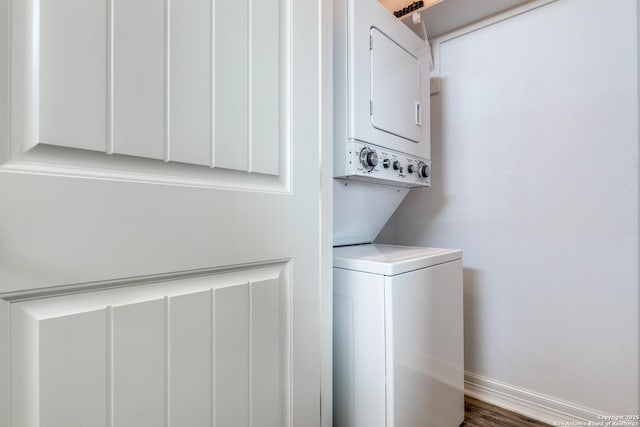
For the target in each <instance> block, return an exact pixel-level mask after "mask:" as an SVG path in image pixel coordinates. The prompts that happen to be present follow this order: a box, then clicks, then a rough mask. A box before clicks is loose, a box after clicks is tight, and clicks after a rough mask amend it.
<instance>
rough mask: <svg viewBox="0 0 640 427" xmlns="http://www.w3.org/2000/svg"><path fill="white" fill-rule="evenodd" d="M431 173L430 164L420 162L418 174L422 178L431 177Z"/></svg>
mask: <svg viewBox="0 0 640 427" xmlns="http://www.w3.org/2000/svg"><path fill="white" fill-rule="evenodd" d="M429 175H431V168H430V167H429V165H427V164H425V163H424V162H420V163H418V176H419V177H420V178H429Z"/></svg>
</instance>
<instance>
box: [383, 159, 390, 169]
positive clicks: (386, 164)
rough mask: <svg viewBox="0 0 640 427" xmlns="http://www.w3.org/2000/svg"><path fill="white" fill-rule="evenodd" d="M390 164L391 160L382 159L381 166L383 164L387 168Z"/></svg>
mask: <svg viewBox="0 0 640 427" xmlns="http://www.w3.org/2000/svg"><path fill="white" fill-rule="evenodd" d="M390 165H391V160H389V159H384V160H383V161H382V166H384V168H385V169H389V166H390Z"/></svg>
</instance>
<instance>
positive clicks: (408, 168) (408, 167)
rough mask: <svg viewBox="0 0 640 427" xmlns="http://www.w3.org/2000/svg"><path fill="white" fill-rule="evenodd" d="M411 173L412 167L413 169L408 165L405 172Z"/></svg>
mask: <svg viewBox="0 0 640 427" xmlns="http://www.w3.org/2000/svg"><path fill="white" fill-rule="evenodd" d="M413 171H414V167H413V165H409V166H407V172H409V173H413Z"/></svg>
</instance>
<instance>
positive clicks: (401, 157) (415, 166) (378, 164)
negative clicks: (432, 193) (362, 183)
mask: <svg viewBox="0 0 640 427" xmlns="http://www.w3.org/2000/svg"><path fill="white" fill-rule="evenodd" d="M347 159H348V160H349V165H348V166H349V167H348V169H350V174H349V175H353V177H354V178H356V177H357V178H360V179H363V178H368V179H369V180H372V181H377V182H380V181H389V182H387V183H388V184H390V185H398V184H400V185H403V186H407V187H421V186H425V187H429V186H431V161H430V160H428V159H423V158H420V157H415V156H411V155H408V154H405V153H400V152H398V151H394V150H389V149H387V148H383V147H378V146H376V145H373V144H366V143H363V142H360V141H349V143H348V144H347Z"/></svg>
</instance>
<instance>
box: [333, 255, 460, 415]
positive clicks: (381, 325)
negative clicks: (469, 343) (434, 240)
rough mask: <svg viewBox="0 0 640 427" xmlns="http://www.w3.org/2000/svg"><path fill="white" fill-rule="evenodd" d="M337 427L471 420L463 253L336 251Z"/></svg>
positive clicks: (334, 308) (335, 390) (335, 404)
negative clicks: (466, 375) (466, 384)
mask: <svg viewBox="0 0 640 427" xmlns="http://www.w3.org/2000/svg"><path fill="white" fill-rule="evenodd" d="M333 254H334V270H333V271H334V274H333V276H334V300H333V310H334V329H333V334H334V348H333V352H334V358H333V375H334V381H333V385H334V391H333V396H334V403H333V406H334V419H333V425H334V427H457V426H459V425H460V423H462V421H463V419H464V367H463V354H464V352H463V319H462V316H463V314H462V252H461V251H459V250H453V249H435V248H417V247H407V246H390V245H357V246H345V247H338V248H334V252H333Z"/></svg>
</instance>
